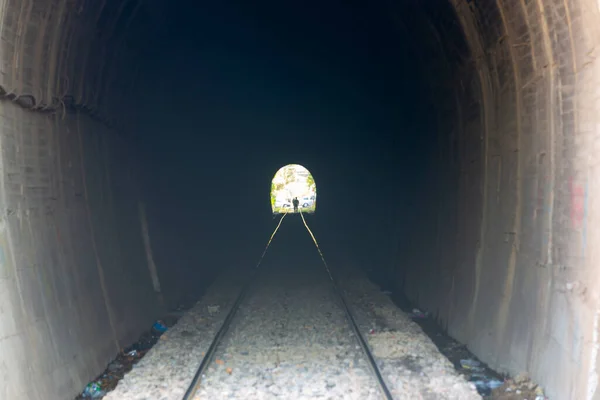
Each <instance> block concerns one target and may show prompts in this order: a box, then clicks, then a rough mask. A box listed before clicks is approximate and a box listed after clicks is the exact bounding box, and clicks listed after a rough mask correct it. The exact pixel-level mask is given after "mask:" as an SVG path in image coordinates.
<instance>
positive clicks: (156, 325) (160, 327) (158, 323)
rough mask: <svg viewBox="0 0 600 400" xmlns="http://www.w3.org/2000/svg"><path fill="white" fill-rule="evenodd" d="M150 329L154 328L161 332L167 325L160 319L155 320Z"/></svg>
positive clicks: (164, 330)
mask: <svg viewBox="0 0 600 400" xmlns="http://www.w3.org/2000/svg"><path fill="white" fill-rule="evenodd" d="M152 329H154V330H156V331H157V332H160V333H163V332H166V331H167V329H169V328H167V326H166V325H165V324H164V323H163V322H162V321H156V322H155V323H154V325H152Z"/></svg>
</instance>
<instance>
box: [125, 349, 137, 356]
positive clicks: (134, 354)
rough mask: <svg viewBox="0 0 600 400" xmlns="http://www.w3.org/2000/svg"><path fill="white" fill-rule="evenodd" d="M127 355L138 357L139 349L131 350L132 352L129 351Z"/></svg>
mask: <svg viewBox="0 0 600 400" xmlns="http://www.w3.org/2000/svg"><path fill="white" fill-rule="evenodd" d="M127 355H128V356H129V357H137V355H138V351H137V350H131V351H130V352H128V353H127Z"/></svg>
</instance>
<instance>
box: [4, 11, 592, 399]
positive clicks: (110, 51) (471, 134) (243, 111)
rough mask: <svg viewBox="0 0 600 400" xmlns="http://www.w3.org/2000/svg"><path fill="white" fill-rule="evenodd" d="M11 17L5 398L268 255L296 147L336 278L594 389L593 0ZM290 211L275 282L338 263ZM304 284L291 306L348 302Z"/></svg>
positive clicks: (461, 336) (54, 393)
mask: <svg viewBox="0 0 600 400" xmlns="http://www.w3.org/2000/svg"><path fill="white" fill-rule="evenodd" d="M0 21H1V23H0V37H1V40H0V43H1V44H0V45H1V46H2V47H1V52H0V54H1V57H2V60H1V61H2V64H1V70H0V72H1V73H0V87H1V88H2V95H3V101H1V102H0V124H1V127H2V129H1V130H0V146H1V149H2V154H1V156H0V178H1V179H0V196H1V197H0V199H1V202H2V220H1V225H0V226H1V229H0V296H1V298H0V375H1V376H2V381H3V382H4V385H3V386H2V387H1V388H0V398H2V399H9V400H12V399H17V400H20V399H28V400H29V399H65V398H73V397H75V396H76V395H77V394H78V393H80V392H81V390H82V388H83V387H84V386H85V385H86V383H87V382H89V381H90V380H91V379H93V378H94V377H96V376H98V375H99V374H100V373H102V371H103V370H104V368H105V367H106V365H107V363H108V362H109V361H110V360H111V359H112V358H114V356H115V354H116V353H117V352H118V351H119V350H120V349H122V348H125V347H127V346H128V345H129V344H131V343H132V342H134V341H135V340H136V339H137V338H138V337H139V335H140V334H141V333H142V332H143V331H144V330H146V329H147V328H148V326H150V325H151V324H152V322H153V321H155V320H156V319H157V318H160V316H161V315H164V313H165V312H166V311H167V310H169V309H172V308H174V307H176V306H177V305H178V304H179V303H181V302H182V301H183V299H191V300H190V301H194V302H195V301H197V300H199V299H203V298H207V296H208V297H209V301H214V302H217V303H218V302H219V301H223V302H225V303H226V302H227V301H228V300H227V301H226V300H224V299H225V297H227V296H233V294H232V293H233V292H228V291H227V290H223V291H220V292H219V293H220V295H221V296H223V298H220V297H218V295H216V294H215V296H216V297H214V298H212V297H210V296H212V295H211V294H210V293H212V292H211V289H210V288H211V287H215V286H214V285H216V284H217V283H218V282H219V280H220V279H221V280H222V279H225V278H227V276H230V277H233V278H236V279H238V278H239V276H243V274H244V273H245V272H247V271H250V270H251V269H252V267H254V265H255V264H256V261H257V259H258V257H259V256H260V254H261V251H262V250H263V249H264V246H265V243H266V241H267V239H268V238H269V235H270V234H271V233H272V231H273V229H274V228H275V226H274V223H275V222H274V220H273V218H272V212H271V209H270V207H269V204H268V202H266V201H265V192H266V191H268V188H269V185H270V184H271V179H272V177H273V173H274V171H277V169H278V168H279V167H280V166H282V165H286V164H288V163H290V162H291V161H293V162H297V163H298V164H301V165H303V166H305V167H306V168H308V170H310V171H311V173H313V174H314V176H315V177H318V183H319V212H318V213H315V214H314V215H307V216H306V222H307V224H308V225H309V226H310V227H311V229H312V231H313V232H314V233H315V237H316V238H317V240H318V241H319V246H320V248H321V249H322V250H323V254H324V255H325V257H326V258H327V263H328V264H329V265H330V266H331V269H332V270H333V271H334V272H335V273H336V274H338V276H340V277H343V276H345V274H349V272H347V271H354V270H356V271H364V272H365V273H366V274H367V276H368V277H369V279H371V281H372V282H374V283H376V284H377V285H379V286H381V287H385V289H386V290H390V291H393V292H394V293H400V294H402V296H403V298H405V299H406V300H407V301H408V302H410V303H411V304H412V305H414V306H415V307H418V308H419V309H420V310H423V311H427V312H428V313H429V315H430V316H431V319H433V320H434V321H435V322H437V323H438V324H439V325H440V326H441V327H442V328H443V329H444V330H445V331H446V332H447V334H448V335H449V336H451V337H452V338H454V339H456V340H457V341H459V342H460V343H463V344H465V345H466V346H467V347H468V349H469V350H470V351H471V352H472V353H473V354H474V355H475V356H476V357H477V358H478V359H479V360H481V361H483V362H484V363H486V364H487V365H489V366H490V367H491V368H492V369H494V370H495V371H498V372H499V373H502V374H508V375H510V376H516V375H518V374H520V373H527V374H528V375H529V376H530V377H531V378H532V379H533V381H535V382H537V383H539V384H540V386H541V387H543V388H544V390H545V394H546V395H547V396H548V398H551V399H586V400H592V399H599V398H600V394H599V391H598V390H597V385H598V347H599V343H598V333H599V328H598V316H599V315H600V311H599V310H600V308H599V307H600V304H599V302H598V288H599V285H598V272H597V269H596V268H597V267H594V265H596V262H597V260H598V259H599V257H600V253H599V251H600V247H599V248H596V247H595V245H594V243H597V240H598V236H597V235H598V234H599V232H598V230H597V228H594V226H596V224H597V223H598V221H599V218H600V217H599V214H598V213H599V208H598V204H599V203H598V201H596V199H598V198H600V197H599V196H598V194H599V193H598V191H599V190H600V187H599V186H598V183H599V180H598V175H596V174H597V173H598V171H597V166H598V155H597V154H598V153H596V151H598V150H599V149H600V148H599V147H598V144H599V143H600V141H599V140H598V137H599V133H600V132H599V130H600V118H599V117H598V113H597V110H598V106H599V105H600V89H599V88H600V63H599V62H598V61H597V57H598V52H599V51H600V47H599V45H600V39H599V38H600V5H599V3H598V2H597V1H593V0H568V1H567V0H564V1H559V0H548V1H542V0H538V1H532V0H520V1H516V0H515V1H508V0H496V1H490V0H447V1H444V0H430V1H416V0H397V1H379V2H359V1H350V2H340V1H331V2H308V3H307V2H302V3H285V2H274V1H266V0H265V1H260V2H243V1H236V0H228V1H223V2H188V1H185V0H179V1H172V2H167V1H161V0H104V1H91V0H53V1H49V0H18V1H15V0H7V1H4V2H3V3H2V6H1V8H0ZM595 154H596V155H595ZM594 176H596V178H594ZM296 217H298V215H292V216H289V217H286V220H287V221H284V222H283V223H282V225H281V231H280V232H279V233H278V235H279V236H276V237H275V238H274V240H273V243H272V247H271V250H272V253H269V252H267V253H266V256H265V261H264V262H265V271H268V272H272V274H271V275H268V274H264V275H261V276H267V278H264V279H265V282H266V283H265V284H264V285H265V286H264V287H265V288H268V290H267V289H265V290H266V292H265V293H271V294H273V296H279V295H282V296H292V297H289V298H290V299H296V298H294V297H293V296H294V293H296V292H295V291H296V290H297V288H298V287H303V288H310V287H312V286H311V283H310V282H309V281H307V280H306V278H305V277H304V275H301V274H300V275H298V274H299V272H298V271H299V270H308V269H310V268H308V269H306V268H304V269H303V268H302V267H298V265H303V266H304V265H309V264H310V265H315V270H317V269H318V270H321V268H322V266H321V260H320V259H319V256H318V253H317V252H316V250H315V248H314V244H313V243H312V241H311V239H310V237H309V236H308V235H307V233H306V231H305V230H304V227H303V225H302V220H301V219H300V218H296ZM271 250H269V251H271ZM233 270H236V271H241V272H239V274H228V273H227V272H224V271H233ZM224 276H225V278H224ZM269 276H271V277H269ZM273 276H277V277H278V278H277V279H280V281H277V279H275V278H273ZM286 277H288V278H289V279H290V280H291V281H292V283H286V284H282V285H283V286H282V287H283V288H284V289H285V290H284V289H281V290H282V292H279V291H278V289H277V288H276V287H277V284H278V283H277V282H281V281H283V280H285V279H286ZM294 284H296V285H297V286H294ZM286 285H288V286H286ZM261 287H262V286H261ZM269 290H270V292H269ZM307 290H308V289H307ZM311 290H313V289H311ZM348 290H350V289H348ZM214 291H215V290H213V292H214ZM258 292H259V291H255V292H253V294H252V296H258V294H256V293H258ZM283 292H285V293H287V294H281V293H283ZM359 292H360V291H359ZM359 292H352V291H351V290H350V291H349V292H348V293H355V294H356V293H359ZM290 293H292V294H290ZM306 293H313V292H311V291H310V290H309V291H307V292H306ZM298 296H300V295H298ZM302 296H304V295H302ZM318 296H321V292H319V291H318V290H317V289H316V288H315V289H314V297H315V298H316V297H318ZM359 297H360V296H358V295H356V296H354V297H352V296H350V297H349V299H350V303H352V301H353V300H352V299H354V300H356V299H358V298H359ZM228 298H229V297H228ZM254 298H256V297H254ZM265 298H266V297H264V296H263V297H262V299H263V300H264V299H265ZM286 298H287V297H286ZM219 299H220V300H219ZM263 300H261V301H263ZM304 300H306V301H305V302H303V301H300V300H299V299H296V300H293V301H292V300H290V301H291V302H292V303H290V304H292V305H290V306H289V307H293V306H294V307H295V306H298V307H300V308H298V309H299V310H300V309H301V307H302V304H305V303H306V304H309V305H310V307H312V308H311V309H312V310H313V311H314V314H311V313H307V314H302V313H300V312H298V314H297V315H296V314H293V315H294V316H293V317H290V319H289V321H288V322H289V324H292V325H293V324H294V323H296V322H297V321H300V320H301V319H302V318H306V319H307V321H310V320H311V318H317V317H316V316H315V315H317V314H318V313H319V312H325V311H324V310H329V311H327V312H332V313H335V312H334V311H332V310H333V309H329V308H327V307H325V306H323V307H321V306H318V305H317V303H316V300H315V301H313V300H310V296H308V297H306V298H305V299H304ZM200 301H202V300H200ZM294 301H296V303H294ZM356 301H358V300H356ZM248 304H249V305H248V306H247V307H248V309H252V310H254V311H256V315H260V312H261V310H263V311H264V310H265V309H266V308H268V307H269V304H270V303H268V300H264V303H260V302H258V301H257V302H254V303H252V302H250V303H248ZM352 304H355V303H352ZM252 307H255V308H254V309H253V308H252ZM286 307H287V306H286ZM357 307H358V306H357ZM242 311H243V309H242V310H241V311H240V312H242ZM398 312H399V311H398ZM242 314H243V312H242ZM286 315H288V314H286ZM290 315H291V314H290ZM336 315H337V314H336ZM365 315H366V314H365ZM184 318H185V317H184ZM190 318H191V317H190ZM190 318H188V320H186V321H187V322H185V323H186V324H189V323H190V322H189V321H191V319H190ZM207 318H208V317H207ZM257 318H258V317H257ZM265 318H267V317H265ZM332 318H334V317H332ZM357 318H358V317H357ZM334 319H335V318H334ZM359 319H360V318H359ZM267 320H268V318H267V319H265V321H267ZM181 321H183V319H182V320H181ZM258 321H260V319H258ZM269 321H270V323H272V324H273V325H275V324H276V323H278V320H277V319H275V320H273V321H271V320H269ZM181 323H183V322H181ZM197 323H198V324H199V325H200V324H202V322H200V319H198V322H197ZM311 323H312V322H306V324H303V325H302V327H304V326H305V325H307V324H311ZM298 324H300V322H298ZM314 324H316V322H314ZM302 327H301V326H300V325H298V326H297V328H298V329H297V330H296V331H297V332H300V331H301V330H302V329H304V328H302ZM186 329H191V328H189V327H188V328H186ZM248 329H251V328H250V325H248ZM263 329H266V328H264V327H263ZM315 329H317V328H315ZM234 331H235V329H234ZM186 332H187V331H186ZM249 332H250V331H249ZM311 332H312V331H311ZM175 333H176V330H175V328H173V336H170V337H168V338H166V339H164V340H162V339H161V342H160V345H161V346H162V347H161V348H168V344H164V343H163V342H168V341H169V340H175V339H174V337H176V334H175ZM167 335H169V334H167ZM248 335H251V334H250V333H248ZM257 340H258V341H259V342H260V340H259V339H257ZM370 344H371V345H372V346H375V345H374V344H373V343H370ZM187 345H188V346H190V348H193V343H188V344H187ZM156 349H157V350H156V353H159V350H158V345H157V347H156ZM161 351H166V350H161ZM282 354H283V353H282ZM286 354H287V353H286ZM288 356H289V354H288ZM157 357H158V356H157ZM165 357H167V358H165V360H168V359H169V358H168V357H169V355H168V354H166V355H165ZM290 357H292V356H290ZM292 358H293V357H292ZM188 362H189V363H190V364H189V365H191V366H192V367H189V366H187V364H186V365H184V366H182V365H180V364H177V365H179V367H181V368H182V369H186V370H187V369H191V370H193V369H194V368H195V366H194V365H195V364H194V361H193V360H188ZM165 363H167V364H168V363H169V361H165ZM144 368H149V367H148V364H145V366H144ZM136 371H137V369H136V368H134V370H133V371H132V372H131V373H130V374H133V375H135V374H136V373H139V371H138V372H136ZM229 374H230V376H235V371H234V373H233V374H231V371H230V372H229ZM398 374H399V373H398ZM425 375H426V374H425ZM135 376H137V375H135ZM386 379H387V378H386ZM126 380H127V377H126V378H125V380H124V382H125V381H126ZM134 386H135V385H133V386H131V385H130V387H134ZM341 386H342V385H341V384H338V388H339V387H341ZM409 386H410V385H405V386H404V389H403V390H404V391H405V392H406V393H413V394H414V393H421V392H418V391H417V392H411V391H410V387H409ZM442 386H443V384H442ZM273 387H274V386H273ZM327 387H329V386H327ZM138 389H139V388H138ZM139 390H142V389H139ZM398 390H399V392H398V393H402V390H400V389H398ZM415 390H416V389H415ZM448 390H450V389H448ZM167 393H169V390H168V388H167V389H165V391H164V392H163V395H164V396H165V397H164V398H180V397H177V396H181V394H177V396H175V397H169V396H170V395H168V394H167ZM170 393H171V395H172V393H175V392H173V391H171V392H170ZM177 393H178V392H177ZM432 393H437V397H436V396H434V395H432V396H433V397H422V398H440V399H442V398H466V397H444V396H445V395H443V394H441V393H442V392H432ZM279 394H280V395H281V393H279ZM273 395H274V396H275V395H277V393H275V394H273ZM421 395H422V393H421ZM399 396H400V395H399ZM284 397H285V396H284ZM113 398H126V397H113ZM127 398H129V397H127ZM131 398H134V397H131ZM149 398H154V397H152V396H150V397H149ZM156 398H158V397H156ZM161 398H163V397H161ZM213 398H215V397H213ZM238 398H241V397H238ZM246 398H252V395H250V397H246ZM288 398H291V397H288ZM294 398H312V397H310V396H308V395H306V396H305V397H294ZM339 398H341V397H339ZM347 398H354V397H347ZM360 398H367V397H360ZM397 398H417V397H397ZM469 398H470V397H469Z"/></svg>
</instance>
